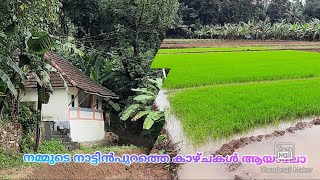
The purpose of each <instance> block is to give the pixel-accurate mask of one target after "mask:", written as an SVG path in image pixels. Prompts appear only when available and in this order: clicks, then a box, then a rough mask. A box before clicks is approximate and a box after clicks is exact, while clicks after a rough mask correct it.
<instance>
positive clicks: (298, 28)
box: [194, 19, 320, 41]
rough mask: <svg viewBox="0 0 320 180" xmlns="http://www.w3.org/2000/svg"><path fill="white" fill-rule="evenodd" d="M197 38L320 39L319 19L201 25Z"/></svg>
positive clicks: (196, 34) (196, 33)
mask: <svg viewBox="0 0 320 180" xmlns="http://www.w3.org/2000/svg"><path fill="white" fill-rule="evenodd" d="M194 33H195V36H196V37H198V38H212V39H253V40H267V39H277V40H299V41H318V40H320V26H319V20H318V19H313V20H312V21H310V22H308V23H299V22H296V23H285V22H284V21H283V22H280V23H274V24H271V23H270V22H267V21H249V22H247V23H245V22H241V23H239V24H225V25H224V26H220V25H210V26H201V27H200V28H199V29H198V30H196V31H195V32H194Z"/></svg>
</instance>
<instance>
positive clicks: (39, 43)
mask: <svg viewBox="0 0 320 180" xmlns="http://www.w3.org/2000/svg"><path fill="white" fill-rule="evenodd" d="M53 44H54V41H53V39H52V38H51V37H50V35H49V34H48V33H47V32H32V34H31V37H30V38H29V39H28V40H27V45H28V50H29V51H30V52H31V53H34V54H39V55H43V54H44V53H46V52H47V51H49V49H50V48H51V47H52V46H53Z"/></svg>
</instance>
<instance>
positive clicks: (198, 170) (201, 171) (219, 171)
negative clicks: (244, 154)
mask: <svg viewBox="0 0 320 180" xmlns="http://www.w3.org/2000/svg"><path fill="white" fill-rule="evenodd" d="M156 104H157V105H158V107H159V109H160V110H169V112H170V102H169V100H168V92H166V91H165V90H161V91H160V92H159V94H158V97H157V99H156ZM315 118H316V117H310V118H305V119H299V120H296V121H290V122H284V123H281V124H279V125H276V126H275V125H274V126H266V127H261V128H256V129H254V130H251V131H249V132H246V133H243V134H237V135H234V136H232V137H229V138H225V139H219V140H208V141H207V143H205V144H204V145H202V146H193V144H192V143H191V141H190V140H189V139H188V138H187V137H186V135H185V134H184V132H183V130H182V125H181V122H180V120H179V119H178V118H177V117H176V116H175V115H174V114H173V113H170V115H169V116H168V117H167V119H166V124H165V129H166V131H167V133H168V135H169V138H170V139H171V141H172V142H173V143H174V144H175V145H176V147H177V149H178V154H179V155H186V154H195V153H196V152H203V155H210V154H212V153H214V152H215V151H217V150H218V149H220V148H221V146H222V145H223V144H225V143H227V142H230V141H231V140H233V139H239V138H241V137H250V136H257V135H264V134H270V133H272V132H274V131H276V130H284V129H286V128H289V127H292V126H294V125H295V124H296V123H298V122H309V121H312V120H314V119H315ZM311 129H313V128H311ZM318 129H320V128H318ZM314 132H315V131H313V133H314ZM317 132H319V133H317V135H319V136H320V131H317ZM285 136H287V135H285ZM293 140H295V138H293ZM300 140H301V141H303V138H300ZM271 142H272V141H271ZM274 143H275V142H273V144H272V143H269V144H271V147H273V145H274ZM295 143H297V142H296V141H295ZM254 144H258V143H254ZM251 146H252V147H254V148H253V149H251V151H250V147H251ZM247 147H248V148H249V150H247V151H248V152H252V153H255V152H256V151H255V150H256V149H257V145H255V146H253V145H251V144H250V145H248V146H247ZM261 148H262V149H263V148H264V147H261V146H260V149H261ZM271 149H272V148H271ZM239 151H241V149H240V150H239ZM240 169H241V168H240ZM242 169H243V168H242ZM239 173H240V172H239ZM234 176H235V174H234V173H230V172H227V171H226V165H224V164H192V163H191V164H190V163H189V164H183V165H182V166H181V168H180V169H179V170H178V177H179V178H180V179H213V178H214V179H217V178H220V179H230V178H234ZM276 177H277V176H276Z"/></svg>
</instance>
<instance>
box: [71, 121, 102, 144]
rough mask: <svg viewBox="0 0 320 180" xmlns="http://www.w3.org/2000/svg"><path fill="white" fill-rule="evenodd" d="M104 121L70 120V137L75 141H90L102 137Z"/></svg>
mask: <svg viewBox="0 0 320 180" xmlns="http://www.w3.org/2000/svg"><path fill="white" fill-rule="evenodd" d="M104 134H105V131H104V121H97V120H71V121H70V137H71V139H72V141H76V142H90V141H97V140H102V139H103V138H104Z"/></svg>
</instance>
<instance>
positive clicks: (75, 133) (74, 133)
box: [22, 52, 118, 142]
mask: <svg viewBox="0 0 320 180" xmlns="http://www.w3.org/2000/svg"><path fill="white" fill-rule="evenodd" d="M45 59H46V60H48V61H49V62H50V63H51V65H52V66H53V67H54V68H55V69H56V70H57V71H58V73H59V74H60V75H61V76H62V77H63V79H64V80H65V81H64V80H63V79H62V78H61V76H60V75H59V74H58V73H52V74H50V78H51V84H52V87H53V94H52V95H51V96H50V99H49V102H48V104H43V105H42V120H43V121H53V122H54V124H55V126H54V130H58V129H67V130H68V131H69V136H70V138H71V140H72V141H74V142H90V141H97V140H101V139H103V138H104V135H105V120H104V117H105V115H104V114H103V110H102V99H103V98H111V99H117V98H118V97H117V96H116V95H115V94H114V93H113V92H112V91H111V90H109V89H107V88H105V87H103V86H101V85H99V84H98V83H96V82H94V81H93V80H92V79H90V78H89V77H87V76H86V75H84V74H83V73H82V72H81V71H80V70H78V69H77V68H76V67H75V66H73V65H72V64H71V63H69V62H68V61H66V60H64V59H63V58H61V57H60V56H59V55H57V54H55V53H53V52H48V53H46V54H45ZM65 82H66V83H65ZM66 84H67V86H66ZM25 86H26V91H25V94H24V96H23V97H22V102H34V104H35V105H36V104H37V101H38V95H37V82H36V80H35V79H34V78H33V77H31V76H30V77H28V80H27V82H26V84H25Z"/></svg>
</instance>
